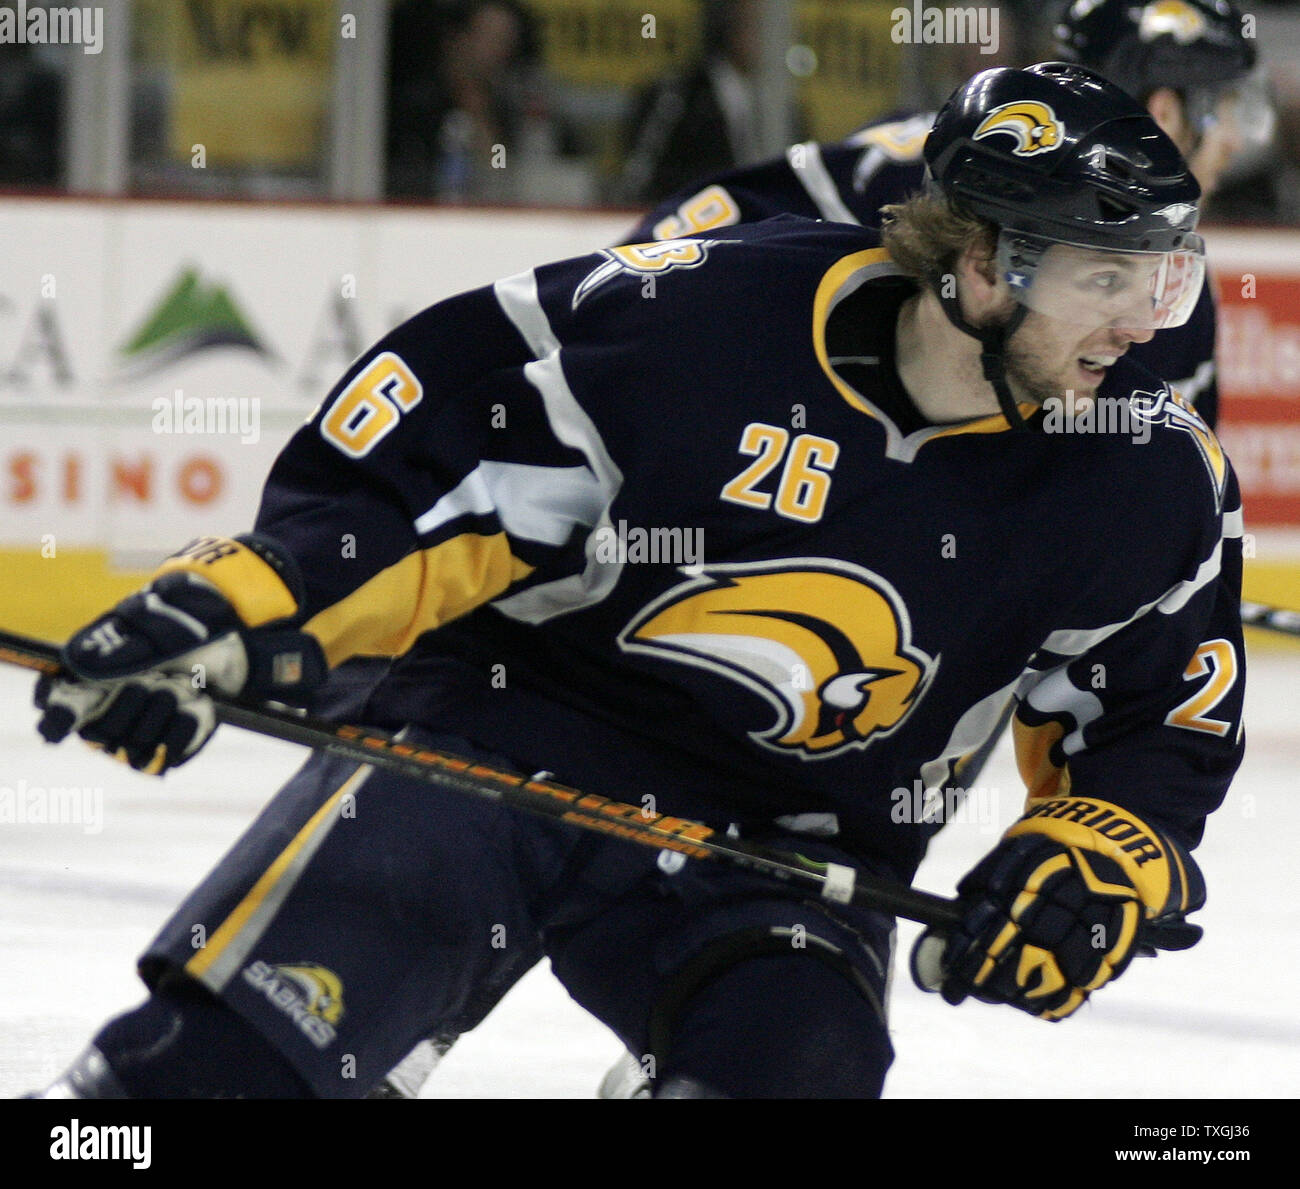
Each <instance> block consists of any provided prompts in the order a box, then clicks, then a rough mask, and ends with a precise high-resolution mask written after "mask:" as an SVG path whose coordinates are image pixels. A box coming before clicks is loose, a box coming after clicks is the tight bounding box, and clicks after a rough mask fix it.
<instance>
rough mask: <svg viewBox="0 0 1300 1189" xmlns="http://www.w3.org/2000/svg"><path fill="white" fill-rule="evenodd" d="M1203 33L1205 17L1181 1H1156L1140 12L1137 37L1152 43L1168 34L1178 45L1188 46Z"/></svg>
mask: <svg viewBox="0 0 1300 1189" xmlns="http://www.w3.org/2000/svg"><path fill="white" fill-rule="evenodd" d="M1204 32H1205V17H1204V15H1203V14H1201V13H1199V12H1197V11H1196V9H1194V8H1193V7H1192V6H1191V5H1190V4H1184V3H1183V0H1157V2H1156V3H1155V4H1148V5H1147V6H1146V7H1145V8H1144V9H1143V10H1142V16H1141V18H1140V19H1139V20H1138V37H1139V38H1140V39H1141V40H1142V41H1154V40H1155V39H1156V38H1157V37H1161V36H1163V35H1165V34H1169V35H1170V36H1171V37H1173V39H1174V40H1175V41H1176V42H1177V43H1178V44H1179V45H1190V44H1191V43H1192V42H1193V41H1195V40H1196V39H1197V38H1198V37H1200V36H1201V35H1202V34H1203V33H1204Z"/></svg>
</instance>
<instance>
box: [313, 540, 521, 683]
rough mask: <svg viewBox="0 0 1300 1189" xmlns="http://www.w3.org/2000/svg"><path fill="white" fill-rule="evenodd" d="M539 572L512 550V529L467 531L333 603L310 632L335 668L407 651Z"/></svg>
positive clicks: (382, 572)
mask: <svg viewBox="0 0 1300 1189" xmlns="http://www.w3.org/2000/svg"><path fill="white" fill-rule="evenodd" d="M532 572H533V567H532V566H530V565H528V564H527V563H526V562H522V561H520V560H519V559H518V558H517V557H515V556H514V555H513V554H512V553H511V552H510V544H509V541H508V539H507V537H506V534H505V533H493V534H492V535H491V536H482V535H480V534H478V533H462V534H461V535H460V536H457V537H451V538H450V539H448V540H446V541H443V542H441V543H440V544H437V545H434V546H431V547H430V548H428V549H421V550H417V551H416V552H414V553H408V554H407V555H406V556H405V557H404V558H402V560H401V561H399V562H398V563H397V564H396V565H392V566H389V567H388V568H387V569H385V570H380V571H379V573H378V574H376V575H374V577H372V578H371V579H369V581H367V582H365V583H364V584H363V585H361V586H359V587H358V588H357V589H356V590H354V591H353V592H352V593H351V594H349V595H347V596H346V597H344V598H342V599H340V600H339V601H338V602H337V603H335V604H334V605H333V606H330V607H326V608H325V610H324V611H321V612H319V613H317V614H316V615H314V616H312V618H311V619H309V620H308V621H307V622H306V623H305V624H304V625H303V631H304V632H307V633H308V634H309V635H312V636H315V637H316V639H317V640H319V641H320V644H321V647H322V648H323V649H324V650H325V656H326V659H327V660H328V661H329V663H330V665H331V666H334V665H337V664H340V663H341V662H343V661H345V660H347V659H348V657H350V656H401V655H402V654H403V653H404V652H406V651H407V650H408V649H409V648H410V647H411V646H412V645H413V644H414V643H415V641H416V640H417V639H418V638H419V637H420V636H421V635H422V634H423V633H424V632H427V631H431V630H432V629H433V628H436V627H441V626H442V625H443V624H444V623H449V622H450V621H451V620H453V619H456V618H457V617H458V616H461V615H464V614H465V613H466V612H467V611H472V610H473V609H474V608H475V607H478V606H481V605H482V604H484V603H486V602H489V601H490V600H491V599H494V598H496V596H497V595H499V594H501V592H502V591H504V590H506V589H507V588H508V587H510V586H511V585H513V584H514V583H516V582H518V581H520V580H521V579H523V578H527V577H528V575H529V574H531V573H532Z"/></svg>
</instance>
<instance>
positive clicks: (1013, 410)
mask: <svg viewBox="0 0 1300 1189" xmlns="http://www.w3.org/2000/svg"><path fill="white" fill-rule="evenodd" d="M934 292H935V293H936V294H937V295H938V298H939V304H940V305H941V306H942V307H943V312H944V313H945V314H947V315H948V321H949V322H951V323H952V324H953V325H954V326H955V327H956V328H957V329H958V330H960V331H961V332H962V333H963V334H968V335H970V336H971V338H973V339H978V340H979V344H980V347H981V348H982V349H981V351H980V364H981V365H982V367H983V368H984V378H985V379H986V380H987V381H988V382H989V383H990V384H992V385H993V391H994V392H995V393H996V394H997V398H998V408H1000V409H1001V410H1002V415H1003V416H1004V417H1005V418H1006V419H1007V424H1008V425H1010V426H1011V428H1012V429H1018V430H1020V431H1022V432H1025V433H1028V432H1029V426H1028V425H1026V424H1025V419H1024V418H1023V417H1022V416H1021V415H1020V409H1019V408H1018V407H1017V406H1016V400H1015V397H1013V396H1012V395H1011V388H1010V387H1009V386H1008V384H1007V369H1006V354H1005V353H1006V345H1007V340H1008V339H1010V338H1011V336H1012V335H1013V334H1015V332H1016V328H1017V327H1018V326H1019V325H1020V323H1021V322H1023V321H1024V320H1025V315H1026V314H1027V313H1029V310H1028V309H1027V308H1026V307H1025V306H1023V305H1021V304H1020V302H1016V308H1015V310H1014V311H1013V313H1012V315H1011V317H1010V318H1008V319H1007V321H1006V322H1004V323H1002V325H1001V326H989V327H979V326H975V325H973V324H972V323H970V322H968V321H967V320H966V315H965V314H963V313H962V310H961V302H960V301H959V300H958V298H957V296H956V294H953V295H951V296H945V294H944V286H943V285H936V286H935V287H934Z"/></svg>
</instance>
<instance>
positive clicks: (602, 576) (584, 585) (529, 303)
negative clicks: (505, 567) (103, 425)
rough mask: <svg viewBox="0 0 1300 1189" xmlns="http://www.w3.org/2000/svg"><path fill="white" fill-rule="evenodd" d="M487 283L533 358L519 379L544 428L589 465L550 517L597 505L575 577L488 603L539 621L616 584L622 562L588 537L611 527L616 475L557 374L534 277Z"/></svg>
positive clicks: (560, 370)
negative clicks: (537, 401) (536, 403)
mask: <svg viewBox="0 0 1300 1189" xmlns="http://www.w3.org/2000/svg"><path fill="white" fill-rule="evenodd" d="M493 288H494V292H495V293H496V298H497V301H498V302H499V303H500V305H501V309H502V310H503V312H504V313H505V315H506V317H508V318H509V319H510V321H511V322H512V323H514V325H515V327H516V329H517V330H518V331H519V333H520V334H521V335H523V337H524V340H525V341H526V342H527V343H528V345H529V346H530V347H531V348H532V350H533V352H534V354H535V355H536V356H537V358H536V359H534V360H533V362H531V363H529V364H526V365H525V366H524V376H525V378H526V379H527V380H528V382H529V383H530V384H532V386H533V387H534V388H536V389H537V391H538V393H539V394H540V395H541V398H542V404H543V406H544V407H545V409H546V418H547V421H548V422H549V423H550V426H551V432H552V433H553V434H555V437H556V438H557V440H559V441H560V442H563V443H564V445H566V446H572V447H573V448H574V449H575V450H580V451H581V452H582V454H583V455H584V456H585V457H586V459H587V465H588V467H590V469H591V475H592V482H591V484H590V486H589V487H587V488H586V489H585V490H583V491H582V492H581V493H580V498H579V493H577V492H575V491H574V490H572V489H571V490H570V491H569V492H568V496H569V502H568V503H567V504H566V503H565V501H564V499H563V498H562V499H561V502H560V504H559V505H558V506H556V507H555V508H552V509H551V514H552V519H554V518H555V516H563V515H564V514H565V509H566V508H569V509H572V508H573V507H574V506H575V504H576V503H580V504H581V507H582V510H583V514H584V516H590V515H591V513H592V512H594V511H596V509H599V513H598V515H596V516H595V517H594V518H593V520H594V523H593V525H592V531H591V532H590V533H588V535H587V542H586V557H587V564H586V566H585V568H584V569H583V572H582V573H581V574H574V575H571V576H569V577H567V578H559V579H556V580H555V581H553V582H544V583H540V584H538V585H537V586H531V587H528V588H527V589H526V590H521V591H520V592H519V593H518V594H514V595H508V596H506V597H505V598H501V599H497V600H495V601H494V602H493V604H492V605H493V606H494V607H496V608H497V610H499V611H501V612H502V613H503V614H505V615H508V616H510V617H511V618H512V619H519V620H522V621H523V622H525V623H542V622H544V621H545V620H547V619H550V618H551V617H552V616H555V615H561V614H563V613H564V612H566V611H576V610H577V609H578V608H579V607H588V606H591V605H592V604H594V603H598V602H600V601H601V599H603V598H605V596H606V595H608V594H609V592H610V591H611V590H613V589H614V585H615V583H617V582H618V579H619V575H620V574H622V572H623V565H622V563H621V562H619V561H608V560H600V559H598V558H597V557H596V534H597V533H598V532H599V531H600V530H601V529H602V528H605V529H609V530H610V531H612V530H613V524H612V523H611V521H610V517H609V509H610V505H611V504H612V503H613V502H614V497H615V496H616V495H618V492H619V489H620V488H621V487H622V486H623V472H622V471H621V470H619V468H618V466H617V465H615V463H614V460H613V459H612V458H611V457H610V456H609V452H608V450H606V448H605V443H604V441H603V440H602V439H601V436H600V433H599V431H598V430H597V429H596V427H595V425H594V424H592V421H591V418H590V417H588V416H587V413H586V411H585V410H584V409H583V408H582V406H581V405H580V404H579V403H578V400H577V397H575V396H574V395H573V390H572V389H571V388H570V387H569V381H568V377H567V376H565V374H564V367H563V365H562V364H561V361H560V341H559V339H558V338H556V336H555V331H554V330H553V329H552V328H551V323H550V319H549V318H548V317H547V316H546V311H545V310H544V309H543V308H542V304H541V301H540V300H539V299H538V295H537V276H536V274H535V273H534V272H533V271H532V270H531V269H530V270H529V271H528V272H524V273H519V274H517V275H516V276H513V277H507V278H506V279H505V280H502V281H498V282H497V283H496V285H495V286H494V287H493ZM541 494H542V496H543V498H548V497H549V496H550V494H551V493H550V492H549V491H546V492H543V493H541ZM538 515H539V513H538V510H537V506H536V505H534V506H533V507H532V509H531V511H530V517H534V518H535V517H537V516H538ZM581 523H587V520H585V519H584V520H582V521H581Z"/></svg>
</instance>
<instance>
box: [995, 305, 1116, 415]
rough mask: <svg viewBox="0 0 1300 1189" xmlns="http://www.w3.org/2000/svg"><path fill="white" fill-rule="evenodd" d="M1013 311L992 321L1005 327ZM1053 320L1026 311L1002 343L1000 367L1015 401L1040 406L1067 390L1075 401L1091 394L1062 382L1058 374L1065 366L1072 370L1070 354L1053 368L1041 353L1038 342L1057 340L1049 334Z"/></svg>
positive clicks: (1053, 341)
mask: <svg viewBox="0 0 1300 1189" xmlns="http://www.w3.org/2000/svg"><path fill="white" fill-rule="evenodd" d="M1013 312H1014V311H1011V312H1008V313H1007V314H1006V315H1005V316H1004V317H1000V318H999V319H998V320H997V323H996V324H997V325H1002V326H1005V325H1006V324H1007V323H1008V322H1009V321H1010V320H1011V317H1012V313H1013ZM1055 321H1056V320H1055V319H1051V318H1047V317H1046V316H1045V315H1043V314H1037V313H1035V312H1034V311H1033V310H1030V311H1029V312H1028V313H1026V315H1025V317H1024V320H1023V321H1022V322H1021V323H1020V325H1019V326H1018V327H1017V328H1016V329H1015V330H1014V331H1013V332H1012V334H1011V337H1010V338H1009V339H1008V340H1007V342H1006V346H1005V348H1004V349H1003V353H1002V361H1003V369H1004V372H1005V375H1006V377H1007V384H1008V385H1009V387H1010V388H1011V393H1012V395H1013V396H1014V397H1015V398H1016V400H1017V401H1031V402H1033V403H1034V404H1036V405H1039V406H1042V405H1045V404H1046V403H1047V402H1048V401H1049V400H1057V401H1059V400H1062V399H1064V398H1065V395H1066V392H1067V391H1070V392H1073V393H1074V395H1075V397H1076V399H1077V400H1089V399H1091V397H1092V396H1093V395H1094V394H1095V389H1094V390H1093V392H1088V391H1076V386H1075V385H1074V384H1073V383H1072V382H1071V383H1068V384H1067V383H1065V382H1064V380H1063V376H1062V373H1063V372H1064V371H1066V370H1067V367H1068V369H1069V371H1070V372H1071V373H1073V370H1074V369H1073V363H1074V356H1073V355H1071V356H1069V357H1068V358H1066V359H1062V360H1060V361H1059V362H1058V363H1057V364H1056V365H1055V368H1054V369H1053V365H1052V364H1051V363H1050V362H1049V361H1048V360H1047V358H1046V357H1045V356H1044V353H1043V351H1042V349H1041V346H1040V344H1042V343H1044V342H1046V343H1049V344H1055V343H1057V342H1060V341H1061V340H1059V339H1057V338H1056V336H1054V335H1053V334H1051V331H1052V330H1053V329H1055V327H1054V326H1053V325H1052V323H1053V322H1055ZM1057 325H1060V324H1059V323H1058V324H1057Z"/></svg>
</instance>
